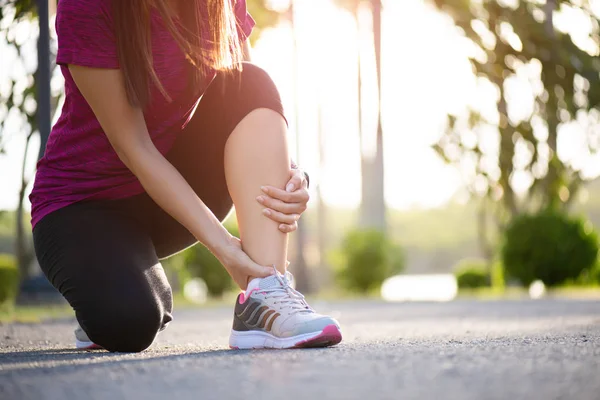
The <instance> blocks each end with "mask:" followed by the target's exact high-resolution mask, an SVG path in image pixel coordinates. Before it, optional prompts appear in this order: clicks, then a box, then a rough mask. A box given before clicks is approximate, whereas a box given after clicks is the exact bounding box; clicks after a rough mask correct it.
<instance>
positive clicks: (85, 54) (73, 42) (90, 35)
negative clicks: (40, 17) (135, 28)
mask: <svg viewBox="0 0 600 400" xmlns="http://www.w3.org/2000/svg"><path fill="white" fill-rule="evenodd" d="M56 34H57V36H58V52H57V55H56V62H57V64H61V65H66V64H74V65H81V66H84V67H95V68H119V59H118V56H117V44H116V39H115V33H114V26H113V23H112V16H111V12H110V0H60V1H59V2H58V7H57V10H56Z"/></svg>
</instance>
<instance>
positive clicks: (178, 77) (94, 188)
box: [29, 0, 254, 226]
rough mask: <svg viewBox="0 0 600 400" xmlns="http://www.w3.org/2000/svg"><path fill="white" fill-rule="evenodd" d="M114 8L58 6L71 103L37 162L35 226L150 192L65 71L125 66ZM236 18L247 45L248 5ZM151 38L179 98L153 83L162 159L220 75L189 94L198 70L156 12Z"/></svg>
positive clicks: (151, 122)
mask: <svg viewBox="0 0 600 400" xmlns="http://www.w3.org/2000/svg"><path fill="white" fill-rule="evenodd" d="M110 3H111V0H61V1H59V2H58V9H57V15H56V32H57V35H58V54H57V57H56V58H57V63H58V64H59V65H60V66H61V71H62V74H63V76H64V77H65V103H64V106H63V108H62V113H61V115H60V118H59V119H58V121H57V122H56V124H55V125H54V127H53V128H52V132H51V133H50V137H49V139H48V144H47V146H46V153H45V155H44V157H43V158H42V159H41V160H40V161H39V163H38V165H37V173H36V177H35V183H34V187H33V191H32V193H31V196H30V197H29V198H30V200H31V205H32V211H31V214H32V225H33V226H35V224H36V223H37V222H39V221H40V220H41V219H42V218H43V217H44V216H46V215H48V214H49V213H51V212H53V211H56V210H58V209H60V208H62V207H66V206H68V205H69V204H73V203H76V202H79V201H82V200H98V199H120V198H125V197H130V196H134V195H136V194H139V193H142V192H143V191H144V189H143V188H142V186H141V184H140V182H139V181H138V179H137V178H136V177H135V176H134V175H133V174H132V173H131V171H129V169H128V168H127V167H126V166H125V165H124V164H123V162H121V160H120V159H119V157H118V156H117V154H116V152H115V151H114V149H113V148H112V146H111V145H110V142H109V141H108V138H107V137H106V135H105V133H104V131H103V130H102V128H101V126H100V123H99V122H98V119H97V118H96V116H95V115H94V113H93V111H92V109H91V108H90V106H89V105H88V103H87V102H86V100H85V99H84V97H83V95H82V94H81V92H80V91H79V89H78V88H77V86H76V85H75V82H74V81H73V78H72V77H71V74H70V73H69V69H68V67H67V65H68V64H74V65H81V66H86V67H96V68H119V60H118V57H117V47H116V41H115V34H114V29H113V24H112V17H111V10H110ZM203 6H206V5H203ZM235 14H236V18H237V26H238V27H239V35H240V38H242V40H244V39H245V38H247V37H248V36H249V35H250V33H251V31H252V28H253V27H254V20H253V19H252V17H251V16H250V15H249V14H248V12H247V10H246V1H245V0H237V1H236V5H235ZM151 35H152V36H151V41H152V56H153V62H154V69H155V70H156V74H157V75H158V77H159V79H160V81H161V83H162V85H163V87H164V88H165V90H166V91H167V93H169V95H170V96H171V98H172V99H173V101H172V102H170V103H169V102H168V101H167V100H166V99H165V98H164V97H163V96H162V94H160V92H159V91H158V89H157V88H156V87H155V85H153V87H152V89H151V101H150V104H149V105H148V106H147V107H146V109H145V110H144V118H145V120H146V125H147V127H148V132H149V133H150V137H151V138H152V141H153V142H154V144H155V146H156V148H157V149H158V151H160V152H161V153H162V154H163V155H164V154H166V153H167V152H168V151H169V149H170V148H171V146H172V145H173V142H174V141H175V139H176V137H177V133H178V132H179V131H181V129H182V128H183V127H184V126H185V124H186V122H187V121H188V119H189V117H190V113H191V110H192V109H193V108H194V106H195V105H196V102H197V101H198V98H199V96H200V95H201V94H202V93H203V92H204V90H205V89H206V87H207V86H208V84H209V83H210V81H211V80H212V78H213V77H214V71H209V73H208V74H207V75H206V81H205V82H204V83H203V85H201V87H197V88H193V90H191V89H190V85H189V82H190V76H191V72H192V68H193V67H192V66H191V65H190V64H189V62H188V61H186V59H185V56H184V55H183V53H182V52H181V50H180V49H179V46H178V45H177V43H176V42H175V40H174V39H173V38H172V37H171V35H170V34H169V32H168V30H167V28H166V26H165V25H164V23H163V21H162V19H161V17H160V15H159V14H158V13H153V14H152V15H151Z"/></svg>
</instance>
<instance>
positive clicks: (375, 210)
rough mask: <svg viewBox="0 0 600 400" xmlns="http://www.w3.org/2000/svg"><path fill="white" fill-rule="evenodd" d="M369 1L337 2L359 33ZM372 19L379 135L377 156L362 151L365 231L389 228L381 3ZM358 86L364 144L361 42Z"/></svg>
mask: <svg viewBox="0 0 600 400" xmlns="http://www.w3.org/2000/svg"><path fill="white" fill-rule="evenodd" d="M366 2H367V1H366V0H336V3H337V4H338V5H340V6H341V7H342V8H344V9H347V10H349V11H350V12H352V13H353V15H354V17H355V19H356V27H357V31H358V32H359V33H360V21H359V12H360V10H361V6H362V5H363V4H364V3H366ZM368 2H369V4H370V8H371V12H372V17H373V46H374V49H375V63H376V67H377V68H376V70H377V86H378V99H377V119H378V120H377V135H376V151H375V155H374V157H372V158H371V157H366V156H365V155H364V154H362V152H361V154H362V155H361V171H362V193H361V198H362V202H361V208H360V225H361V226H362V227H365V228H367V227H368V228H376V229H379V230H385V229H386V212H385V200H384V183H383V182H384V181H383V179H384V176H383V173H384V170H383V126H382V121H381V9H382V4H381V0H369V1H368ZM357 55H358V57H357V67H358V68H357V70H358V74H357V84H358V132H359V136H360V143H361V144H362V143H363V141H364V132H363V128H362V122H363V118H362V103H363V96H362V77H363V69H362V67H361V64H362V61H363V60H362V56H361V48H360V40H359V41H358V43H357Z"/></svg>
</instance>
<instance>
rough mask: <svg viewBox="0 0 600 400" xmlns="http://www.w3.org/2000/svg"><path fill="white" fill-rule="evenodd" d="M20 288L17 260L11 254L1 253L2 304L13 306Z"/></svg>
mask: <svg viewBox="0 0 600 400" xmlns="http://www.w3.org/2000/svg"><path fill="white" fill-rule="evenodd" d="M18 290H19V270H18V269H17V260H16V259H15V258H14V257H13V256H11V255H9V254H0V306H3V307H5V306H11V305H12V304H13V303H14V301H15V298H16V297H17V293H18Z"/></svg>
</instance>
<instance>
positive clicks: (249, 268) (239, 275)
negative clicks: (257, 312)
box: [214, 236, 275, 290]
mask: <svg viewBox="0 0 600 400" xmlns="http://www.w3.org/2000/svg"><path fill="white" fill-rule="evenodd" d="M214 253H215V256H216V257H217V258H218V259H219V261H220V262H221V264H223V266H224V267H225V269H226V270H227V272H228V273H229V275H231V277H232V278H233V280H234V281H235V283H237V285H238V286H239V287H240V289H242V290H246V286H248V278H249V277H252V278H264V277H267V276H269V275H273V274H274V273H275V269H274V268H273V267H266V266H262V265H258V264H257V263H255V262H254V261H252V260H251V259H250V257H248V255H247V254H246V253H245V252H244V250H242V242H241V241H240V240H239V239H238V238H236V237H235V236H231V237H230V238H229V240H228V242H227V243H226V244H225V245H224V246H222V247H220V248H219V249H218V250H215V251H214Z"/></svg>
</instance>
